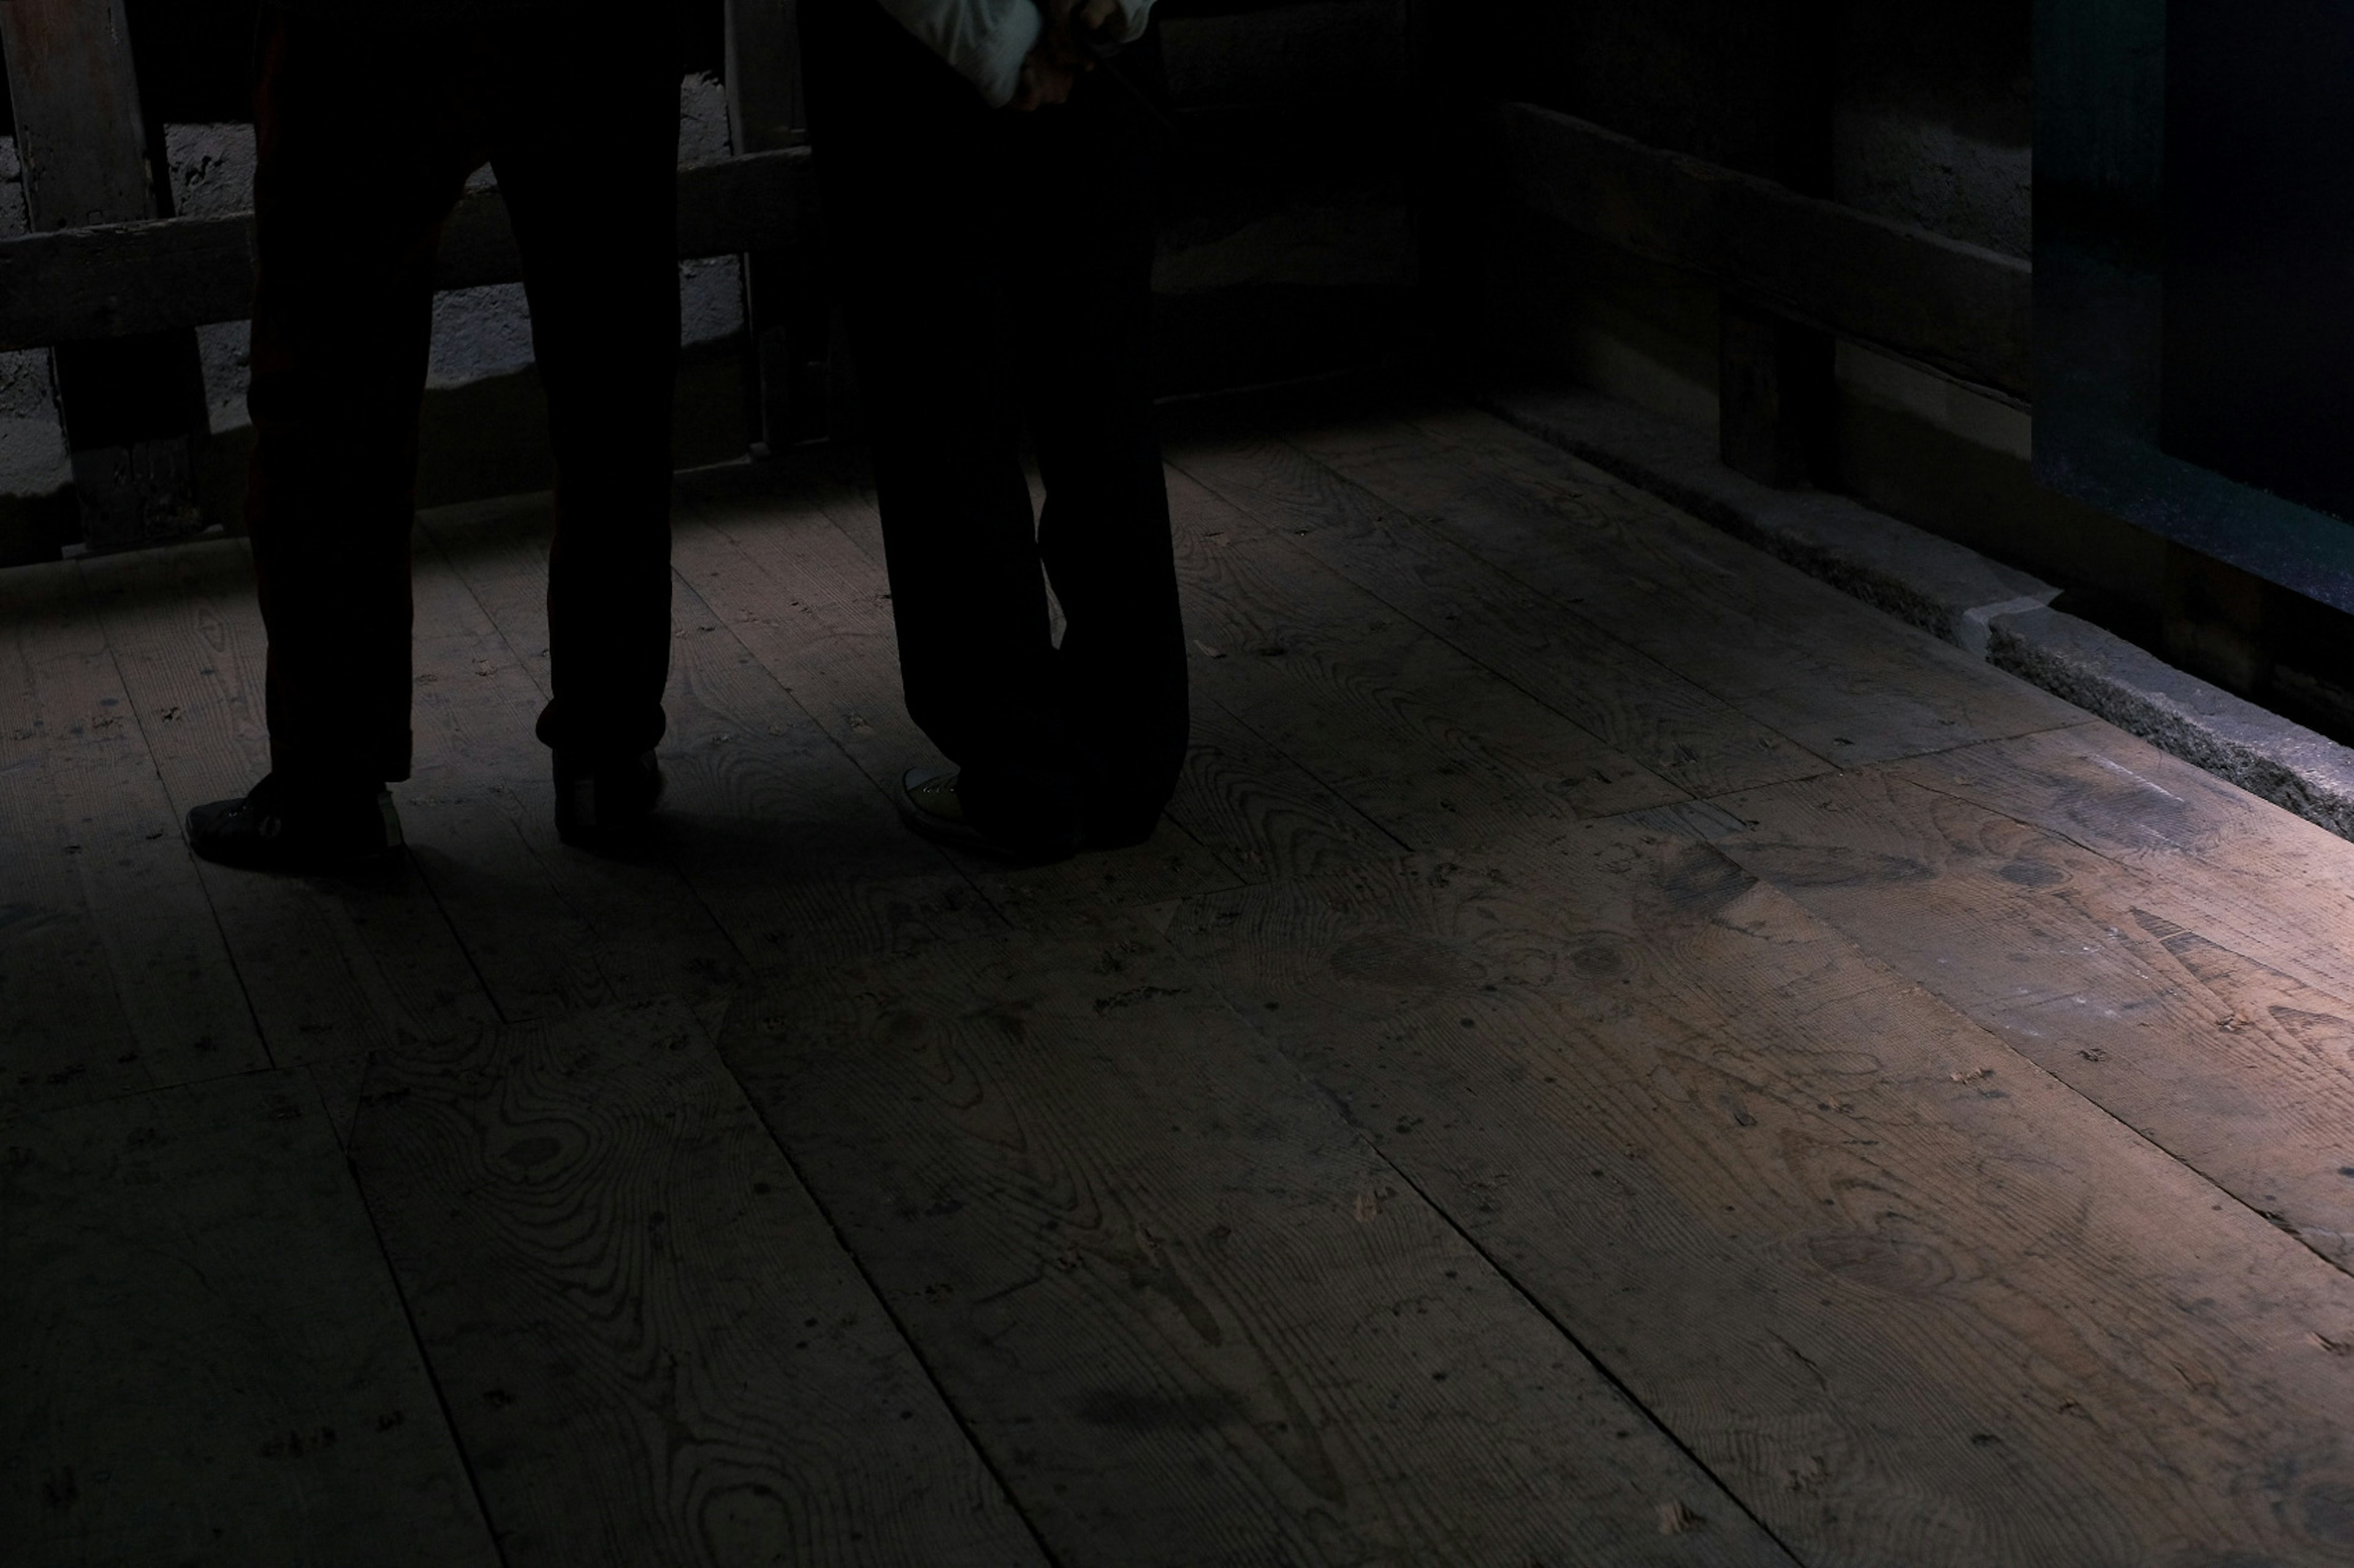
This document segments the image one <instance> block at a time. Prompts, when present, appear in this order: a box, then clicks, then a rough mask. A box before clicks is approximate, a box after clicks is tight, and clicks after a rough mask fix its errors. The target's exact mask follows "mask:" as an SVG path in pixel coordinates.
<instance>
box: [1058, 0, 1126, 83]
mask: <svg viewBox="0 0 2354 1568" xmlns="http://www.w3.org/2000/svg"><path fill="white" fill-rule="evenodd" d="M1038 8H1039V9H1040V10H1041V11H1043V12H1044V13H1045V17H1046V33H1045V38H1044V47H1047V48H1051V49H1052V50H1053V52H1054V55H1055V58H1056V59H1057V60H1059V61H1061V62H1062V63H1063V64H1065V65H1066V66H1068V67H1070V68H1071V69H1074V70H1092V69H1095V58H1094V57H1093V56H1092V55H1090V54H1089V53H1088V52H1087V47H1086V46H1087V41H1088V40H1089V39H1090V38H1094V37H1099V36H1100V35H1102V34H1104V33H1105V32H1107V31H1108V30H1109V28H1110V27H1111V26H1112V24H1113V23H1115V22H1117V21H1118V20H1119V16H1120V5H1119V0H1038Z"/></svg>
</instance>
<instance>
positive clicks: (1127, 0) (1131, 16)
mask: <svg viewBox="0 0 2354 1568" xmlns="http://www.w3.org/2000/svg"><path fill="white" fill-rule="evenodd" d="M1119 18H1120V19H1119V25H1116V26H1114V27H1113V29H1112V36H1113V37H1117V38H1118V39H1119V41H1120V42H1121V43H1123V44H1132V43H1134V42H1136V40H1137V39H1139V38H1140V37H1144V26H1145V24H1146V23H1148V22H1150V21H1151V20H1152V0H1119Z"/></svg>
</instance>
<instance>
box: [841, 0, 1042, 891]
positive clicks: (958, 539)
mask: <svg viewBox="0 0 2354 1568" xmlns="http://www.w3.org/2000/svg"><path fill="white" fill-rule="evenodd" d="M801 20H802V36H803V37H804V39H805V40H806V42H807V48H808V79H809V82H810V92H811V130H812V132H813V133H814V135H815V138H816V142H817V156H818V170H819V175H820V178H821V180H822V182H823V196H824V200H825V212H826V225H827V234H828V238H829V239H830V241H832V245H833V249H834V259H835V263H836V269H837V271H838V273H839V277H840V289H841V296H842V298H843V305H844V309H845V311H846V313H847V314H848V316H849V320H850V327H851V346H852V349H853V352H854V355H855V357H856V361H857V366H858V379H859V387H860V390H861V393H862V395H863V397H864V407H865V411H866V416H867V424H868V428H869V430H870V433H871V436H872V439H873V441H874V447H875V483H876V489H877V499H878V502H879V503H880V508H881V512H882V518H883V533H884V546H885V554H886V557H887V562H888V566H889V568H890V576H891V590H892V610H893V618H894V621H895V624H896V630H897V634H898V645H899V666H900V675H901V679H902V682H903V683H904V685H905V688H906V692H907V710H908V713H909V715H910V716H912V717H913V718H914V719H915V721H916V722H917V725H919V726H922V728H923V730H924V733H925V734H926V735H927V736H929V737H930V738H931V740H932V743H933V744H934V745H936V746H938V747H939V748H940V750H941V751H942V752H943V753H944V754H945V755H946V756H947V757H948V758H949V760H951V761H953V762H955V763H956V764H957V765H958V767H959V768H960V772H961V778H960V786H959V788H960V796H961V798H962V800H963V802H964V806H965V809H966V811H967V813H968V814H969V815H970V816H971V817H972V819H973V820H974V821H976V822H978V823H980V824H981V825H983V826H984V827H986V828H988V829H989V830H990V831H991V832H993V833H995V834H997V835H999V836H1000V837H1001V838H1003V839H1005V840H1007V841H1009V842H1018V843H1041V844H1043V843H1049V842H1054V841H1055V840H1057V839H1059V838H1062V837H1065V836H1066V835H1070V834H1075V833H1076V831H1077V825H1078V813H1079V809H1080V800H1079V798H1078V790H1077V779H1076V775H1075V769H1074V768H1073V767H1072V747H1071V742H1070V738H1069V736H1068V735H1067V733H1066V727H1065V725H1064V722H1063V715H1062V704H1061V700H1060V696H1059V694H1058V691H1057V677H1056V674H1055V652H1054V643H1053V638H1052V631H1051V623H1050V621H1049V619H1048V616H1047V609H1046V593H1045V583H1044V577H1043V576H1042V575H1041V573H1040V570H1039V565H1038V554H1037V542H1036V524H1035V520H1034V515H1033V514H1032V512H1031V507H1030V492H1029V485H1028V482H1027V481H1026V479H1025V478H1024V477H1023V470H1022V453H1021V439H1022V425H1021V410H1020V404H1019V385H1018V380H1017V377H1016V374H1015V358H1014V343H1013V336H1014V333H1015V331H1016V330H1017V328H1016V325H1015V323H1013V320H1012V318H1011V315H1010V313H1009V311H1008V309H1007V297H1008V295H1007V285H1006V281H1005V276H1004V268H1005V266H1006V265H1007V264H1008V261H1009V258H1008V256H1007V254H1006V246H1007V235H1008V233H1009V232H1010V230H1011V229H1012V228H1013V227H1014V226H1016V225H1018V224H1020V223H1022V222H1023V221H1024V220H1025V218H1026V216H1027V215H1026V210H1025V209H1026V207H1027V206H1028V204H1029V202H1030V201H1031V200H1032V199H1033V197H1032V196H1030V195H1029V194H1028V193H1022V192H1018V191H1016V190H1014V189H1013V186H1012V185H1011V182H1010V181H1009V179H1008V178H1007V175H1008V173H1009V169H1008V166H1007V159H1006V157H1005V154H1004V151H1003V149H1004V143H1005V139H1006V135H1007V132H1008V131H1009V129H1010V127H1008V126H1007V125H1006V124H1004V123H1003V121H1002V119H1001V117H999V116H997V115H995V114H993V113H992V112H991V111H990V110H989V109H987V108H986V107H985V106H984V105H983V104H982V103H981V100H980V99H979V97H978V96H977V95H976V94H975V93H974V92H973V90H972V89H971V88H970V86H969V85H967V84H966V82H965V81H964V80H963V79H962V78H960V77H959V76H957V75H956V73H955V72H953V71H951V70H949V68H948V67H947V66H945V65H943V64H942V63H941V62H940V61H939V60H938V59H937V58H934V57H933V56H932V55H931V54H930V53H929V52H928V51H927V50H926V49H925V48H923V46H921V45H920V44H918V43H917V42H916V41H915V39H914V38H912V37H909V36H908V35H907V33H906V32H905V31H904V30H903V29H901V28H900V27H899V26H898V25H897V24H896V23H895V22H893V21H892V20H891V19H890V17H889V16H887V15H886V14H885V13H884V12H883V10H882V9H881V8H880V7H879V6H877V5H875V4H874V3H873V0H813V3H812V4H811V5H805V6H804V7H803V9H802V12H801ZM1037 199H1044V196H1043V194H1042V195H1041V196H1039V197H1038V198H1037Z"/></svg>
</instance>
